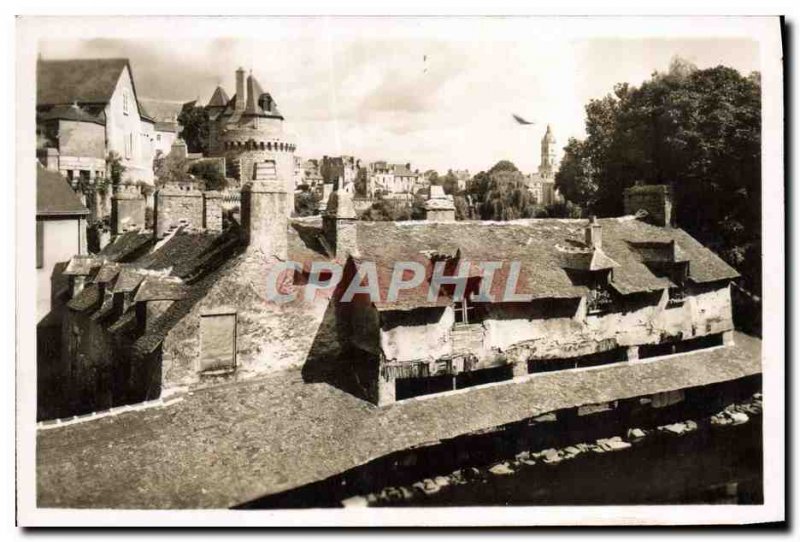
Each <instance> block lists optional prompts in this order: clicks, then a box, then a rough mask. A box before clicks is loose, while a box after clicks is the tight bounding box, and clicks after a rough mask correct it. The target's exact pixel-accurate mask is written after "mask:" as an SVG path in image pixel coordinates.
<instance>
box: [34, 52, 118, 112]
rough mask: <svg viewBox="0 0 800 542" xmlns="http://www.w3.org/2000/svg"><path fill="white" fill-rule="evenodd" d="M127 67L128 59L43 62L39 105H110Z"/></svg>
mask: <svg viewBox="0 0 800 542" xmlns="http://www.w3.org/2000/svg"><path fill="white" fill-rule="evenodd" d="M127 66H128V60H127V59H125V58H107V59H106V58H102V59H101V58H94V59H79V60H78V59H76V60H40V61H39V62H38V63H37V66H36V67H37V70H36V76H37V81H36V105H56V104H73V103H76V102H77V103H78V104H84V103H94V104H104V103H108V101H109V100H110V99H111V96H112V95H113V94H114V89H116V87H117V81H119V77H120V74H121V73H122V70H123V69H125V68H126V67H127Z"/></svg>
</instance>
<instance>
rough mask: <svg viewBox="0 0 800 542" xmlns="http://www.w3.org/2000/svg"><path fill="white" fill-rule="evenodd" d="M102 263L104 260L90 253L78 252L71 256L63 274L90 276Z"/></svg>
mask: <svg viewBox="0 0 800 542" xmlns="http://www.w3.org/2000/svg"><path fill="white" fill-rule="evenodd" d="M102 264H103V262H102V260H100V259H98V258H96V257H94V256H92V255H90V254H77V255H75V256H73V257H72V258H70V260H69V263H68V264H67V267H66V269H64V273H63V274H64V275H83V276H88V275H91V274H92V272H93V271H94V270H96V269H97V268H99V267H100V266H101V265H102Z"/></svg>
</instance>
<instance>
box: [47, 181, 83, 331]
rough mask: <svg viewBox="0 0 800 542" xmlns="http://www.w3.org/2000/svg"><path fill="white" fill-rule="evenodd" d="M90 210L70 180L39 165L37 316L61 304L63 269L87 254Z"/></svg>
mask: <svg viewBox="0 0 800 542" xmlns="http://www.w3.org/2000/svg"><path fill="white" fill-rule="evenodd" d="M88 214H89V210H88V209H87V208H86V206H85V205H84V204H83V203H82V202H81V200H80V198H79V197H78V195H77V194H76V193H75V192H74V191H73V190H72V188H71V187H70V186H69V183H68V182H67V180H66V179H65V178H64V177H62V176H61V175H59V174H58V173H56V172H54V171H47V170H46V169H44V168H43V167H42V166H37V168H36V319H37V321H40V320H42V318H44V317H45V316H46V315H47V314H48V313H49V312H50V310H51V309H52V308H54V307H55V306H57V305H59V300H60V299H61V298H62V296H63V294H64V292H63V291H62V290H63V288H61V287H59V285H60V281H61V277H60V272H61V271H62V270H63V266H64V265H66V262H68V261H69V260H70V258H72V257H73V256H74V255H76V254H77V255H81V254H86V217H87V215H88Z"/></svg>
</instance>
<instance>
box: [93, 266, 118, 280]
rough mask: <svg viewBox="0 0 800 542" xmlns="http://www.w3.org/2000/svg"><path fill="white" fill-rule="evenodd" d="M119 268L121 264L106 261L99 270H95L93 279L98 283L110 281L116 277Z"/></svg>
mask: <svg viewBox="0 0 800 542" xmlns="http://www.w3.org/2000/svg"><path fill="white" fill-rule="evenodd" d="M121 268H122V266H121V265H120V264H118V263H116V262H106V263H104V264H103V266H102V267H101V268H100V271H98V272H97V275H96V276H95V277H94V281H95V282H97V283H100V284H104V283H107V282H111V281H112V280H114V279H115V278H117V275H119V272H120V269H121Z"/></svg>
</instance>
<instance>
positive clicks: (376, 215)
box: [361, 196, 425, 222]
mask: <svg viewBox="0 0 800 542" xmlns="http://www.w3.org/2000/svg"><path fill="white" fill-rule="evenodd" d="M424 218H425V198H423V197H422V196H414V199H413V200H412V201H405V200H400V199H391V198H381V199H379V200H377V201H376V202H375V203H373V204H372V206H371V207H370V208H369V209H367V210H366V211H364V213H363V214H362V215H361V220H368V221H395V222H396V221H403V220H423V219H424Z"/></svg>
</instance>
